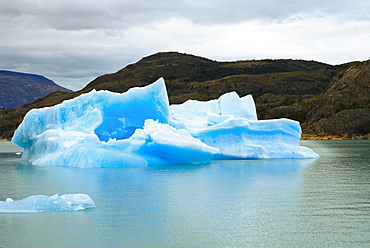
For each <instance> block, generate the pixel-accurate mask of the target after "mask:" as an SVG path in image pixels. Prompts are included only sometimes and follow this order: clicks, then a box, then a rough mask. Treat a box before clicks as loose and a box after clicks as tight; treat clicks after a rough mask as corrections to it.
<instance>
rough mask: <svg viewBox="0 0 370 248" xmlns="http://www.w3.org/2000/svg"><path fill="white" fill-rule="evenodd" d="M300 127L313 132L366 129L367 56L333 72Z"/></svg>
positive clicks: (369, 98)
mask: <svg viewBox="0 0 370 248" xmlns="http://www.w3.org/2000/svg"><path fill="white" fill-rule="evenodd" d="M303 127H304V129H305V131H306V132H312V133H315V134H341V135H343V134H348V135H353V134H358V135H361V134H366V133H370V60H368V61H365V62H362V63H360V62H359V63H356V64H355V65H353V66H351V67H350V68H348V69H347V70H345V71H343V72H341V73H339V74H338V75H337V76H335V77H334V78H333V80H332V81H331V83H330V85H329V87H328V88H327V90H326V91H325V93H324V94H323V95H322V97H321V98H320V100H319V101H318V103H317V104H316V105H315V107H314V108H313V109H312V110H311V111H310V112H309V113H308V115H307V121H306V122H305V123H304V124H303Z"/></svg>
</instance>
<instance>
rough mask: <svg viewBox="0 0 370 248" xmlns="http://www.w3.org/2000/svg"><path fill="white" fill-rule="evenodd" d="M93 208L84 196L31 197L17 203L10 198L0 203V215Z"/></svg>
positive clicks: (92, 204)
mask: <svg viewBox="0 0 370 248" xmlns="http://www.w3.org/2000/svg"><path fill="white" fill-rule="evenodd" d="M94 207H95V203H94V201H93V200H92V199H91V198H90V197H89V196H88V195H86V194H65V195H61V196H58V194H56V195H53V196H50V197H49V196H46V195H33V196H29V197H27V198H24V199H22V200H18V201H14V200H13V199H12V198H6V200H5V201H0V213H39V212H59V211H77V210H83V209H87V208H94Z"/></svg>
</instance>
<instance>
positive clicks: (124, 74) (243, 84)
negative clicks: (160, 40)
mask: <svg viewBox="0 0 370 248" xmlns="http://www.w3.org/2000/svg"><path fill="white" fill-rule="evenodd" d="M352 64H353V63H349V64H344V65H340V66H332V65H328V64H324V63H320V62H315V61H305V60H291V59H279V60H246V61H235V62H217V61H213V60H209V59H206V58H202V57H198V56H194V55H188V54H180V53H175V52H167V53H157V54H154V55H151V56H148V57H144V58H143V59H141V60H140V61H138V62H137V63H134V64H131V65H128V66H126V67H125V68H123V69H121V70H119V71H118V72H116V73H111V74H106V75H102V76H100V77H98V78H96V79H95V80H93V81H92V82H90V83H89V84H88V85H87V86H86V87H85V88H84V89H82V90H80V91H78V92H73V93H62V92H56V93H53V94H50V95H48V96H46V97H42V98H40V99H38V100H37V101H35V102H32V103H29V104H26V105H23V106H21V107H19V108H17V109H15V110H14V111H6V112H1V111H0V135H2V136H3V137H7V138H9V137H11V135H12V132H13V131H14V129H15V128H16V126H17V125H18V124H19V123H20V122H21V120H22V118H23V116H24V114H25V113H26V112H27V111H29V110H30V109H32V108H40V107H45V106H51V105H55V104H57V103H60V102H62V101H63V100H66V99H70V98H73V97H75V96H77V95H79V94H82V93H85V92H89V91H91V90H92V89H96V90H101V89H106V90H111V91H115V92H125V91H127V90H128V89H129V88H131V87H136V86H144V85H148V84H150V83H152V82H154V81H155V80H157V79H158V78H159V77H164V79H165V81H166V85H167V90H168V95H169V98H170V102H171V103H172V104H174V103H182V102H184V101H186V100H188V99H197V100H209V99H215V98H218V97H219V96H220V95H221V94H223V93H225V92H230V91H236V92H237V93H238V94H239V95H240V96H244V95H246V94H252V95H253V97H254V99H255V102H256V106H257V112H258V115H259V119H267V118H279V117H287V118H291V119H295V120H298V121H300V122H301V123H303V122H305V121H306V115H307V113H308V112H309V111H310V110H311V109H312V108H313V107H314V105H315V104H317V102H318V101H319V98H320V96H321V94H322V93H323V92H324V91H325V89H326V88H327V87H328V85H329V83H330V81H331V79H332V78H333V77H334V76H335V75H337V74H338V73H339V72H341V71H342V70H344V69H347V68H348V67H349V66H351V65H352Z"/></svg>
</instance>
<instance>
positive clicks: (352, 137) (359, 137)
mask: <svg viewBox="0 0 370 248" xmlns="http://www.w3.org/2000/svg"><path fill="white" fill-rule="evenodd" d="M367 139H370V134H366V135H348V134H341V135H316V134H305V133H302V134H301V140H367Z"/></svg>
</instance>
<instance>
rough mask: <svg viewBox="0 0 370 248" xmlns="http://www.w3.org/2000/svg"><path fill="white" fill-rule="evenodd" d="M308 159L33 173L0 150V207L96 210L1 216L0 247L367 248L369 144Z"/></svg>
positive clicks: (334, 148) (339, 146)
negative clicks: (56, 198)
mask: <svg viewBox="0 0 370 248" xmlns="http://www.w3.org/2000/svg"><path fill="white" fill-rule="evenodd" d="M302 145H305V146H308V147H310V148H311V149H313V150H314V151H315V152H317V153H318V154H320V156H321V157H320V158H318V159H315V160H312V159H308V160H302V159H296V160H249V161H213V162H212V163H211V164H209V165H177V166H175V165H173V166H172V165H171V166H151V167H142V168H122V169H117V168H95V169H79V168H68V167H55V166H51V167H40V166H32V165H30V164H25V163H23V164H22V163H21V162H20V157H19V155H16V154H15V152H17V151H18V150H19V148H17V147H14V146H12V145H11V144H10V143H9V142H0V200H1V201H4V200H5V199H6V198H7V197H12V198H13V199H15V200H18V199H22V198H25V197H28V196H31V195H36V194H43V195H49V196H51V195H54V194H66V193H85V194H88V195H89V196H90V197H91V198H92V199H93V200H94V202H95V204H96V208H93V209H90V210H86V211H77V212H55V213H37V214H0V247H1V248H8V247H370V141H366V140H355V141H302Z"/></svg>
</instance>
